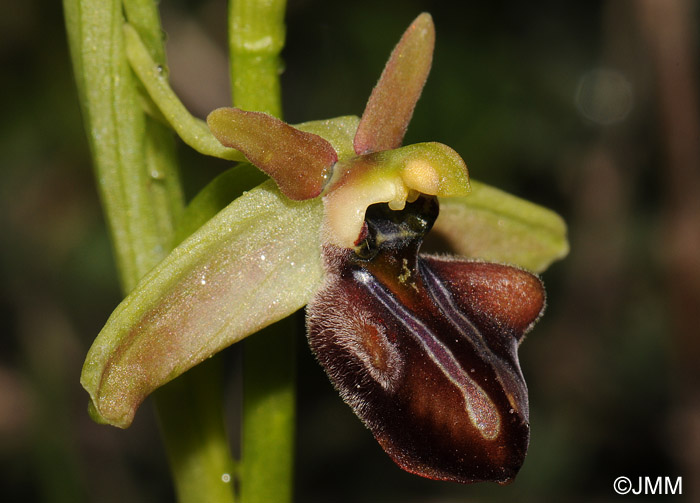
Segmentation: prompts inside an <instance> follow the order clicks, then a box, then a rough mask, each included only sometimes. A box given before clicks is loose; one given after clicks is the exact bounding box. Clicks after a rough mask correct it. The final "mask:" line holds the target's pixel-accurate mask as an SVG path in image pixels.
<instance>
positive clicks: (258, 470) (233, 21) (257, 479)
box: [229, 0, 296, 503]
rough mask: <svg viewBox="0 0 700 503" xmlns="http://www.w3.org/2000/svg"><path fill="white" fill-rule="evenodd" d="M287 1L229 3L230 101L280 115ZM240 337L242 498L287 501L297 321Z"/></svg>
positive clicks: (250, 502)
mask: <svg viewBox="0 0 700 503" xmlns="http://www.w3.org/2000/svg"><path fill="white" fill-rule="evenodd" d="M285 4H286V2H285V0H232V2H231V4H230V8H229V43H230V47H229V50H230V56H231V82H232V91H233V104H234V106H236V107H238V108H242V109H244V110H254V111H259V112H267V113H269V114H271V115H274V116H276V117H281V115H282V100H281V95H280V84H279V75H280V69H281V68H282V65H281V61H280V57H279V53H280V51H281V50H282V47H283V45H284V36H285V25H284V11H285V7H286V5H285ZM267 334H268V335H267V336H266V335H263V334H257V335H256V336H254V337H250V338H249V339H247V340H246V341H245V343H244V344H245V345H244V353H243V354H244V360H243V431H242V459H241V500H242V501H243V502H244V503H265V502H271V501H274V502H276V503H284V502H288V501H291V499H292V487H293V486H292V480H293V461H294V443H293V439H294V425H295V421H294V418H295V370H294V369H295V365H294V362H295V355H294V347H295V344H294V339H295V334H296V326H295V324H294V322H293V320H285V321H283V322H280V323H277V324H276V325H274V326H272V327H271V328H269V329H268V330H267Z"/></svg>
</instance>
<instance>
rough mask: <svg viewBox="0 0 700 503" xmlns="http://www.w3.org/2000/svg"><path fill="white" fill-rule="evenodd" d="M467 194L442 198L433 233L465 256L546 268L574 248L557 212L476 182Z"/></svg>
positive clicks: (532, 267) (526, 266)
mask: <svg viewBox="0 0 700 503" xmlns="http://www.w3.org/2000/svg"><path fill="white" fill-rule="evenodd" d="M471 187H472V192H471V194H469V195H468V196H466V197H449V198H440V216H439V217H438V219H437V221H436V222H435V226H434V227H433V230H432V231H431V234H432V235H433V237H434V236H435V235H437V237H438V239H441V240H442V241H443V242H446V244H447V245H448V246H449V248H450V250H451V251H453V252H455V253H457V254H459V255H463V256H465V257H470V258H478V259H482V260H486V261H489V262H503V263H508V264H514V265H518V266H520V267H524V268H525V269H529V270H531V271H534V272H541V271H544V270H545V269H546V268H547V267H548V266H549V265H550V264H551V263H552V262H554V261H555V260H558V259H561V258H563V257H565V256H566V254H567V253H568V252H569V243H568V241H567V238H566V224H565V223H564V221H563V220H562V218H561V217H560V216H559V215H557V214H556V213H554V212H553V211H551V210H548V209H546V208H543V207H542V206H538V205H536V204H534V203H531V202H529V201H525V200H524V199H520V198H518V197H515V196H513V195H511V194H508V193H506V192H503V191H501V190H498V189H495V188H493V187H490V186H488V185H485V184H483V183H479V182H477V181H474V180H471Z"/></svg>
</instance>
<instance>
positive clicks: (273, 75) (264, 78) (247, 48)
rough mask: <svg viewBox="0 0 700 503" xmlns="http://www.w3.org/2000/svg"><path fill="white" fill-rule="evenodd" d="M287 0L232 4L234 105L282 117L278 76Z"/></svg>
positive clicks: (234, 0) (243, 0)
mask: <svg viewBox="0 0 700 503" xmlns="http://www.w3.org/2000/svg"><path fill="white" fill-rule="evenodd" d="M285 8H286V0H231V3H230V6H229V51H230V57H231V65H230V68H231V85H232V91H233V104H234V106H236V107H238V108H242V109H243V110H253V111H256V112H266V113H269V114H270V115H274V116H275V117H280V118H281V116H282V98H281V93H280V81H279V76H280V73H281V69H282V62H281V60H280V57H279V54H280V51H281V50H282V47H283V46H284V37H285V25H284V11H285Z"/></svg>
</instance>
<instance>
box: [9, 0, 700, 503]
mask: <svg viewBox="0 0 700 503" xmlns="http://www.w3.org/2000/svg"><path fill="white" fill-rule="evenodd" d="M0 9H1V10H0V12H2V15H1V16H0V58H1V59H0V62H1V65H2V66H1V67H2V74H3V78H2V79H1V80H0V86H2V93H1V99H2V108H1V110H2V111H3V116H4V117H5V119H4V121H3V122H2V125H1V126H0V128H1V134H0V156H1V157H0V159H2V169H1V170H0V236H1V239H2V242H1V243H2V246H1V247H0V268H1V269H0V271H1V277H0V279H1V281H0V320H1V321H0V322H1V323H2V325H1V330H2V331H1V335H0V500H1V501H23V502H31V501H46V502H52V501H66V502H80V501H95V502H121V501H132V502H154V501H171V500H172V499H173V497H174V496H173V490H172V487H171V484H170V479H169V475H168V471H167V465H166V459H165V455H164V453H163V450H162V447H161V445H160V443H159V440H158V433H157V426H156V422H155V419H154V417H153V411H152V410H151V409H150V407H149V406H145V407H143V408H142V409H141V410H140V412H139V413H138V414H137V417H136V421H135V423H134V425H133V426H132V427H131V428H130V429H128V430H126V431H121V430H117V429H114V428H111V427H106V426H98V425H96V424H94V423H92V422H91V420H90V419H89V418H88V416H87V413H86V406H87V395H86V393H85V392H84V391H83V390H82V389H81V388H80V385H79V383H78V379H79V374H80V367H81V365H82V359H83V357H84V355H85V353H86V351H87V348H88V347H89V345H90V343H91V341H92V339H93V338H94V337H95V335H96V334H97V332H98V331H99V329H100V328H101V326H102V324H103V323H104V322H105V321H106V319H107V317H108V316H109V313H110V312H111V311H112V309H113V308H114V307H115V306H116V305H117V303H118V302H119V300H120V295H119V288H118V285H117V279H116V273H115V269H114V266H113V263H112V256H111V252H110V248H109V240H108V237H107V234H106V231H105V228H104V224H103V219H102V215H101V210H100V206H99V201H98V199H97V195H96V191H95V186H94V182H93V179H92V172H91V166H90V160H89V157H88V149H87V141H86V139H85V135H84V132H83V129H82V123H81V117H80V110H79V106H78V102H77V97H76V92H75V90H74V87H73V80H72V70H71V67H70V61H69V59H68V54H67V47H66V37H65V32H64V28H63V22H62V13H61V9H60V3H59V2H54V1H47V0H26V1H22V2H19V1H16V2H4V3H3V4H2V6H1V7H0ZM161 10H162V14H163V22H164V27H165V30H166V32H167V36H168V57H169V62H170V65H171V75H172V82H173V86H174V87H175V88H176V90H177V91H178V93H180V95H181V96H182V98H183V101H185V103H186V105H187V106H188V107H189V108H190V109H191V110H192V111H193V113H194V114H195V115H198V116H200V117H203V116H205V115H206V113H207V112H208V111H210V110H211V109H213V108H215V107H218V106H223V105H227V104H228V103H229V97H228V75H227V67H226V64H227V63H226V61H227V60H226V53H225V40H226V26H225V13H226V4H225V2H224V1H223V0H200V1H195V0H189V1H185V0H172V1H171V0H167V1H164V2H162V4H161ZM421 11H429V12H431V13H432V14H433V17H434V21H435V24H436V27H437V43H436V53H435V60H434V64H433V71H432V74H431V77H430V79H429V81H428V84H427V87H426V89H425V91H424V93H423V97H422V99H421V101H420V102H419V104H418V107H417V109H416V113H415V116H414V120H413V122H412V124H411V126H410V128H409V131H408V135H407V138H406V143H414V142H418V141H430V140H434V141H440V142H443V143H445V144H448V145H450V146H452V147H453V148H455V149H456V150H457V151H458V152H459V153H460V154H461V155H462V156H463V158H464V159H465V160H466V162H467V165H468V166H469V169H470V173H471V175H472V176H473V177H474V178H476V179H478V180H481V181H484V182H487V183H490V184H493V185H496V186H498V187H500V188H503V189H505V190H508V191H511V192H513V193H515V194H517V195H519V196H522V197H525V198H527V199H530V200H533V201H535V202H537V203H540V204H542V205H545V206H548V207H550V208H552V209H554V210H556V211H557V212H559V213H560V214H561V215H562V216H563V217H564V218H565V219H566V220H567V222H568V225H569V230H570V240H571V246H572V251H571V254H570V256H569V257H568V258H567V259H566V260H564V261H563V262H560V263H556V264H554V265H553V266H552V267H551V268H550V270H548V271H547V272H546V273H545V274H544V275H543V277H544V281H545V283H546V285H547V289H548V303H549V307H548V312H547V313H546V315H545V317H544V318H543V319H542V321H541V322H540V323H539V325H538V326H537V328H536V329H535V330H534V331H533V332H532V333H531V334H530V335H529V336H528V338H527V340H526V341H525V343H524V344H523V346H522V347H521V352H520V354H521V363H522V366H523V371H524V373H525V376H526V379H527V380H528V384H529V388H530V401H531V409H532V410H531V427H532V439H531V447H530V452H529V455H528V457H527V459H526V462H525V465H524V467H523V469H522V471H521V473H520V475H519V476H518V478H517V479H516V481H515V482H514V483H513V484H512V485H510V486H507V487H500V486H497V485H494V484H479V485H473V486H461V485H456V484H451V483H441V482H433V481H428V480H422V479H419V478H417V477H414V476H411V475H409V474H407V473H404V472H402V471H401V470H399V469H398V468H396V467H395V466H394V465H393V463H392V462H391V461H390V460H389V458H388V457H387V456H386V455H385V454H384V453H383V452H382V451H381V449H380V448H379V446H378V445H377V444H376V443H375V442H374V440H373V439H372V437H371V435H370V434H369V432H368V431H367V430H365V428H364V427H363V426H362V425H361V423H360V422H359V421H358V420H357V419H356V418H355V417H354V416H353V414H352V413H351V411H350V409H349V408H348V407H347V406H345V405H344V404H343V403H342V401H341V399H340V398H339V396H338V395H337V393H336V392H335V391H334V390H333V389H332V387H331V385H330V383H329V382H328V380H327V379H326V377H325V375H324V374H323V372H322V370H321V369H320V367H319V366H318V365H317V364H316V362H315V361H314V360H313V357H312V356H311V355H310V352H309V350H308V348H307V347H306V345H305V340H304V338H303V337H302V336H300V337H299V400H298V406H299V420H298V421H299V424H298V436H297V444H298V454H297V457H298V463H297V483H296V494H297V501H299V502H375V501H376V502H462V501H464V502H472V501H474V502H477V501H511V500H513V499H516V500H517V501H523V502H530V501H532V502H536V501H537V502H539V501H573V502H576V501H595V502H603V501H618V500H620V499H621V497H620V496H617V495H616V494H615V493H614V491H613V487H612V484H613V481H614V479H615V478H616V477H618V476H621V475H624V476H628V477H630V478H632V479H633V480H635V481H636V480H637V477H639V476H649V477H653V478H656V477H657V476H669V477H671V478H672V479H673V480H674V481H675V479H676V477H678V476H682V477H683V495H682V496H668V495H667V496H656V497H653V498H652V497H649V498H647V499H646V500H649V501H651V500H652V499H653V500H654V501H700V384H699V383H700V372H699V371H698V369H697V367H698V361H700V328H699V327H700V314H699V313H700V251H699V250H700V119H699V114H700V107H699V106H698V91H699V90H700V87H699V85H698V75H697V70H698V68H700V66H699V64H700V57H699V56H698V54H699V52H698V37H697V34H698V27H699V26H700V19H699V17H698V15H699V12H698V4H697V2H694V1H691V0H666V1H664V2H661V1H655V0H595V1H576V2H555V1H551V0H549V1H544V2H539V3H537V4H536V5H535V4H533V3H532V2H519V1H516V0H498V1H492V2H484V1H480V2H476V1H473V2H472V1H469V2H444V1H443V2H438V1H433V2H431V1H418V0H401V1H399V0H389V1H381V2H379V1H367V0H356V1H353V2H327V1H322V0H289V5H288V16H287V18H288V34H287V47H286V49H285V52H284V59H285V65H286V69H285V72H284V75H283V78H282V82H283V88H284V106H285V115H286V117H285V118H286V119H287V120H288V121H289V122H292V123H294V122H301V121H305V120H311V119H320V118H326V117H332V116H337V115H345V114H358V115H359V114H361V112H362V110H363V108H364V103H365V101H366V99H367V97H368V95H369V92H370V90H371V88H372V86H373V85H374V83H375V82H376V79H377V78H378V76H379V74H380V72H381V69H382V67H383V64H384V62H385V60H386V58H387V57H388V54H389V52H390V50H391V48H392V47H393V45H394V44H395V43H396V41H397V40H398V38H399V36H400V34H401V33H402V31H403V30H404V29H405V27H406V26H408V24H409V23H410V22H411V20H412V19H413V18H414V17H415V16H416V15H417V14H418V13H419V12H421ZM180 151H181V158H182V169H183V177H184V179H185V181H186V184H187V185H186V186H187V190H188V194H189V196H191V195H193V194H194V193H196V191H197V190H198V189H199V188H200V187H202V186H203V185H204V184H205V183H206V182H207V181H208V180H210V179H211V178H212V177H213V176H215V174H217V173H219V172H221V170H222V169H224V168H225V167H226V163H223V162H222V161H218V160H213V159H205V158H203V157H201V156H199V155H196V154H194V153H193V152H191V151H189V150H188V149H187V148H186V147H184V146H182V147H181V149H180ZM226 358H227V359H228V360H230V362H231V365H230V366H229V367H231V368H233V367H234V366H235V362H236V358H237V356H236V350H235V348H234V349H232V350H231V351H229V354H227V355H226ZM235 380H236V379H235V372H233V371H231V382H232V384H231V386H230V387H231V388H232V390H233V389H234V388H235ZM230 394H231V395H232V394H233V391H231V393H230ZM234 405H235V402H234V400H233V399H232V403H231V404H229V406H228V408H229V409H231V408H233V406H234ZM229 412H230V411H229ZM230 415H231V416H232V419H231V422H232V423H233V422H234V421H235V417H233V416H235V414H230ZM623 499H624V498H623ZM636 499H642V500H645V498H643V497H641V496H640V497H637V498H636Z"/></svg>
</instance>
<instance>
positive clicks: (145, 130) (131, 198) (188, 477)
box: [64, 0, 233, 503]
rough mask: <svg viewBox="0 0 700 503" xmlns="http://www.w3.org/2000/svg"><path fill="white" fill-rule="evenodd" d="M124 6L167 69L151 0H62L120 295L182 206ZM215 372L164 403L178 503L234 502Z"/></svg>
mask: <svg viewBox="0 0 700 503" xmlns="http://www.w3.org/2000/svg"><path fill="white" fill-rule="evenodd" d="M123 7H124V10H125V12H126V14H127V16H129V21H130V23H131V25H132V26H135V28H133V33H134V34H136V36H137V38H138V39H139V40H145V41H146V43H145V44H143V47H144V48H145V52H146V54H147V56H148V58H150V60H151V61H153V62H154V65H164V49H163V46H162V34H161V28H160V23H159V17H158V13H157V9H156V5H155V3H154V2H153V1H152V0H127V1H126V2H125V3H124V5H122V2H121V1H119V0H111V1H105V0H64V9H65V18H66V27H67V32H68V39H69V43H70V49H71V56H72V60H73V64H74V68H75V75H76V82H77V86H78V92H79V95H80V101H81V105H82V109H83V116H84V120H85V125H86V130H87V133H88V139H89V143H90V147H91V151H92V156H93V161H94V162H93V163H94V167H95V175H96V179H97V181H98V188H99V192H100V196H101V199H102V204H103V207H104V211H105V214H106V219H107V223H108V226H109V230H110V233H111V237H112V242H113V246H114V249H115V256H116V260H117V267H118V270H119V275H120V280H121V284H122V289H123V291H124V293H128V292H129V291H130V290H131V289H132V288H133V287H134V286H135V285H136V283H137V282H138V280H139V279H140V278H141V277H142V276H143V275H144V274H146V273H147V272H148V271H149V270H150V269H151V268H152V267H153V266H155V265H156V264H157V263H158V262H160V260H161V259H162V258H163V257H165V256H166V255H167V253H168V252H169V251H170V249H171V247H172V243H173V234H174V229H175V226H176V223H177V220H178V218H179V216H180V214H181V213H182V210H183V198H182V190H181V186H180V181H179V178H178V175H177V165H176V162H175V150H174V148H175V147H174V141H173V137H172V133H171V132H170V131H169V130H168V129H167V128H166V126H164V125H163V124H161V123H159V122H158V121H156V120H154V119H152V118H150V117H148V116H146V114H145V113H144V111H143V110H144V109H143V106H142V104H143V97H142V96H141V94H140V86H139V83H138V82H137V80H136V79H135V78H134V74H133V73H132V71H131V68H130V67H129V62H128V61H127V56H126V46H125V41H124V31H123V26H124V23H125V19H124V17H123V13H122V8H123ZM161 67H162V66H161ZM217 373H218V372H216V369H212V368H211V367H205V368H204V369H201V370H199V371H198V372H196V373H195V374H194V375H193V376H190V375H189V374H188V375H186V376H183V378H182V379H180V380H178V381H176V382H174V383H173V384H172V385H171V387H170V388H169V389H166V390H164V391H163V393H162V394H161V395H160V396H159V398H158V399H157V407H158V409H159V410H158V414H159V417H160V420H161V425H162V431H163V436H164V441H165V443H166V450H167V451H168V453H169V455H170V460H169V461H170V464H171V467H172V470H173V473H174V476H175V486H176V488H177V490H178V497H179V500H180V501H181V502H185V503H189V502H198V501H207V502H215V503H216V502H229V501H233V494H232V490H231V485H230V484H225V483H223V482H222V479H221V477H222V475H223V474H224V473H229V472H230V470H231V468H232V463H231V460H230V455H229V453H228V444H227V441H226V435H225V431H224V427H223V424H222V419H221V413H222V412H221V396H220V389H219V388H220V377H219V376H218V375H217ZM202 376H204V377H202ZM217 383H219V384H217ZM203 473H206V474H207V476H203Z"/></svg>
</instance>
